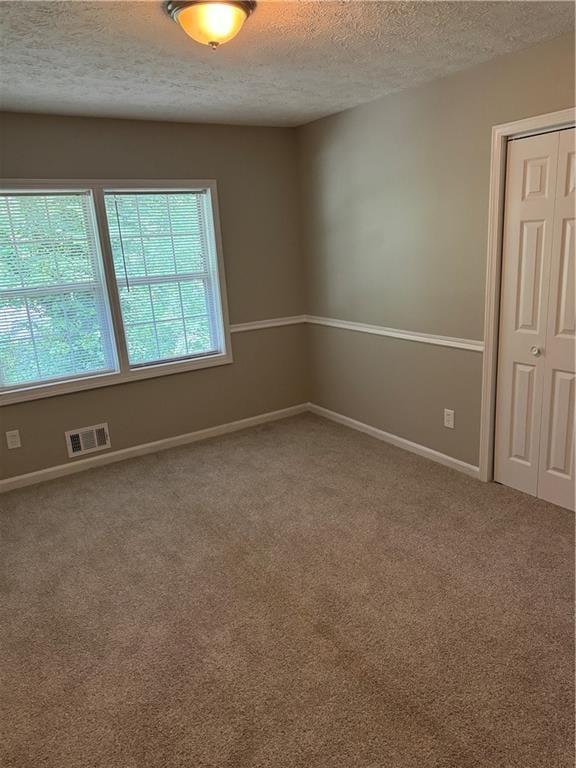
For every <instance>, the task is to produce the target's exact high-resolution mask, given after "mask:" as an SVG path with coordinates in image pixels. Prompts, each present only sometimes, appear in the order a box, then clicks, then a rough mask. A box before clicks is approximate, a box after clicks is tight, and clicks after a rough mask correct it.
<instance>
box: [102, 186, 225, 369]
mask: <svg viewBox="0 0 576 768" xmlns="http://www.w3.org/2000/svg"><path fill="white" fill-rule="evenodd" d="M104 197H105V203H106V216H107V220H108V230H109V234H110V242H111V246H112V255H113V261H114V270H115V273H116V281H117V285H118V293H119V298H120V306H121V310H122V321H123V326H124V334H125V337H126V346H127V351H128V358H129V362H130V366H131V367H138V366H147V365H152V364H155V363H160V362H167V361H175V360H181V359H185V358H191V357H199V356H207V355H215V354H219V353H221V352H222V351H223V347H224V342H223V331H222V315H221V305H220V296H219V281H218V272H217V269H218V268H217V259H216V253H215V243H214V232H213V219H212V211H211V205H210V195H209V194H208V191H207V190H200V191H153V192H144V191H142V192H134V191H105V195H104Z"/></svg>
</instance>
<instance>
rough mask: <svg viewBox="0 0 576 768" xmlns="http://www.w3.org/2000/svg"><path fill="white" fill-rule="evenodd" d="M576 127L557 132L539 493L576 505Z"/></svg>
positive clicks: (554, 499) (561, 502)
mask: <svg viewBox="0 0 576 768" xmlns="http://www.w3.org/2000/svg"><path fill="white" fill-rule="evenodd" d="M575 142H576V132H575V131H574V129H572V130H569V131H562V132H560V134H559V147H558V173H557V182H556V202H555V210H554V223H553V232H552V253H551V267H550V285H549V307H548V322H547V334H546V347H545V354H544V357H543V360H544V391H543V409H542V427H541V433H540V435H541V436H540V463H539V476H538V495H539V496H540V497H541V498H543V499H547V500H548V501H551V502H553V503H555V504H560V505H561V506H564V507H567V508H569V509H574V507H575V486H576V467H575V455H574V441H575V421H574V419H575V414H574V396H575V391H574V390H575V379H576V376H575V358H576V309H575V305H576V302H575V294H576V274H575V264H576V221H575V205H576V194H575V191H576V173H575V158H576V147H575Z"/></svg>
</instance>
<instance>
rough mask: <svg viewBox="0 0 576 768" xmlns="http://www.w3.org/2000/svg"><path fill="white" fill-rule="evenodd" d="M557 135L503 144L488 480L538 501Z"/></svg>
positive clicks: (533, 137)
mask: <svg viewBox="0 0 576 768" xmlns="http://www.w3.org/2000/svg"><path fill="white" fill-rule="evenodd" d="M558 144H559V133H548V134H543V135H541V136H532V137H530V138H526V139H518V140H516V141H512V142H510V143H509V145H508V159H507V172H506V195H505V214H504V237H503V261H502V286H501V306H500V330H499V350H498V389H497V397H496V442H495V446H494V448H495V450H494V479H495V480H496V481H497V482H499V483H504V484H505V485H509V486H511V487H512V488H517V489H519V490H521V491H525V492H526V493H531V494H533V495H537V493H538V475H539V447H540V427H541V415H542V402H543V389H544V367H545V355H544V349H545V345H546V334H547V317H548V295H549V287H550V265H551V256H552V233H553V227H554V201H555V196H556V176H557V165H558Z"/></svg>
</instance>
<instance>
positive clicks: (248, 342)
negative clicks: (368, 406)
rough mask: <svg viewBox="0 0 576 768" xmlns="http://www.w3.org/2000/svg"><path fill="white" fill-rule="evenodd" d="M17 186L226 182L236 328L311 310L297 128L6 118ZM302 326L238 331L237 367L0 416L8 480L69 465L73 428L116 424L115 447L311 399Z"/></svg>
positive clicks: (225, 223)
mask: <svg viewBox="0 0 576 768" xmlns="http://www.w3.org/2000/svg"><path fill="white" fill-rule="evenodd" d="M0 127H1V136H0V139H1V150H0V151H1V155H0V168H1V172H2V176H4V177H8V178H48V179H49V178H60V179H65V178H118V179H122V178H124V179H138V178H141V179H156V178H158V179H170V178H178V179H183V178H190V179H216V180H217V182H218V196H219V202H220V211H221V224H222V237H223V248H224V261H225V268H226V280H227V286H228V299H229V301H228V303H229V308H230V319H231V322H232V323H242V322H248V321H252V320H260V319H267V318H271V317H278V316H280V317H281V316H285V315H295V314H301V313H302V312H303V311H304V309H305V303H304V285H303V279H304V278H303V264H302V257H301V249H300V242H299V212H298V203H297V198H298V181H297V168H296V165H297V162H296V157H297V154H296V152H297V150H296V135H295V131H294V130H290V129H274V128H244V127H228V126H206V125H205V126H196V125H186V124H178V123H152V122H144V121H129V120H105V119H82V118H69V117H52V116H37V115H17V114H5V115H3V116H2V122H1V124H0ZM305 342H306V339H305V329H304V328H303V327H288V328H280V329H271V330H268V331H257V332H250V333H242V334H234V336H233V353H234V363H233V364H232V365H227V366H222V367H218V368H211V369H209V370H204V371H201V372H197V371H191V372H189V373H182V374H175V375H172V376H165V377H162V378H157V379H149V380H146V381H140V382H133V383H130V384H124V385H118V386H114V387H107V388H103V389H100V390H91V391H86V392H79V393H76V394H73V395H62V396H60V397H53V398H48V399H46V400H37V401H35V402H32V403H25V404H19V405H13V406H7V407H3V408H2V409H0V433H3V432H4V431H5V430H7V429H20V430H21V434H22V440H23V447H22V448H21V449H18V450H12V451H8V450H7V449H6V446H5V443H4V439H3V436H2V439H0V478H1V477H10V476H12V475H16V474H21V473H24V472H30V471H33V470H36V469H40V468H43V467H46V466H50V465H55V464H61V463H62V462H64V461H66V460H67V458H66V452H65V446H64V434H63V433H64V431H65V430H66V429H70V428H74V427H78V426H82V425H89V424H95V423H98V422H101V421H108V422H109V423H110V431H111V434H112V440H113V447H114V448H115V449H116V448H125V447H128V446H131V445H136V444H138V443H142V442H149V441H153V440H158V439H161V438H164V437H170V436H173V435H178V434H181V433H184V432H190V431H193V430H196V429H202V428H204V427H208V426H214V425H216V424H221V423H225V422H228V421H234V420H236V419H241V418H244V417H246V416H252V415H255V414H258V413H263V412H265V411H270V410H276V409H279V408H284V407H286V406H289V405H293V404H296V403H301V402H303V401H305V400H307V399H308V390H307V369H306V359H307V358H306V343H305Z"/></svg>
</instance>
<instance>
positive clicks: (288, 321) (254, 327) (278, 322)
mask: <svg viewBox="0 0 576 768" xmlns="http://www.w3.org/2000/svg"><path fill="white" fill-rule="evenodd" d="M305 322H306V315H292V316H291V317H273V318H271V319H270V320H255V321H254V322H252V323H235V324H234V325H231V326H230V332H231V333H244V332H245V331H259V330H261V329H262V328H280V327H281V326H283V325H300V324H302V323H305Z"/></svg>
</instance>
